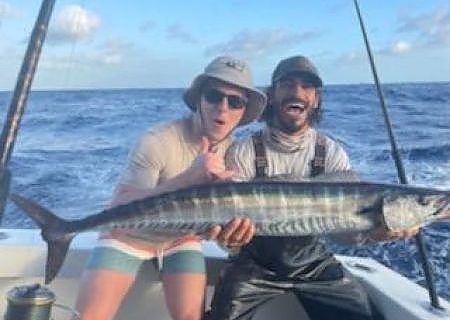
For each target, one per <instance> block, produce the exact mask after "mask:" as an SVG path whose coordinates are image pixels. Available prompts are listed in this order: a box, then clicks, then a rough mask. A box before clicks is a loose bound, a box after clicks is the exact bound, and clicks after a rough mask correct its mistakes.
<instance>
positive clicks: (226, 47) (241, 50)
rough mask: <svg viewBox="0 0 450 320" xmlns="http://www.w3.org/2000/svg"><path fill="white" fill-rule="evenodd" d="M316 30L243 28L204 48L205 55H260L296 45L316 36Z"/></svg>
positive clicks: (317, 34)
mask: <svg viewBox="0 0 450 320" xmlns="http://www.w3.org/2000/svg"><path fill="white" fill-rule="evenodd" d="M318 36H320V35H319V33H317V32H312V31H308V32H302V33H296V32H292V33H289V32H287V31H286V30H282V29H276V30H265V31H250V30H244V31H241V32H240V33H238V34H236V35H234V36H233V37H232V39H231V40H229V41H228V42H225V43H220V44H217V45H214V46H211V47H209V48H207V49H206V52H205V53H206V55H216V54H222V53H230V54H239V55H242V56H246V57H249V56H252V57H254V56H261V55H264V54H267V53H270V52H274V51H276V50H279V49H284V48H288V47H291V46H294V45H298V44H299V43H301V42H304V41H307V40H310V39H315V38H317V37H318Z"/></svg>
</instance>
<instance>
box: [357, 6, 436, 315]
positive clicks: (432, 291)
mask: <svg viewBox="0 0 450 320" xmlns="http://www.w3.org/2000/svg"><path fill="white" fill-rule="evenodd" d="M353 2H354V4H355V8H356V13H357V15H358V20H359V25H360V27H361V31H362V34H363V37H364V43H365V45H366V50H367V54H368V56H369V60H370V67H371V69H372V75H373V77H374V80H375V85H376V87H377V93H378V98H379V99H380V105H381V109H382V110H383V116H384V121H385V125H386V128H387V131H388V134H389V140H390V142H391V154H392V157H393V158H394V161H395V166H396V168H397V175H398V178H399V180H400V183H401V184H408V180H407V179H406V174H405V168H404V166H403V162H402V159H401V157H400V152H399V151H398V148H397V143H396V141H395V137H394V132H393V130H392V124H391V121H390V119H389V114H388V111H387V107H386V102H385V99H384V95H383V91H382V90H381V85H380V80H379V79H378V74H377V70H376V67H375V62H374V59H373V56H372V50H371V49H370V44H369V40H368V37H367V33H366V29H365V27H364V22H363V20H362V16H361V11H360V10H359V5H358V0H353ZM415 239H416V244H417V248H418V250H419V255H420V258H421V260H422V268H423V271H424V274H425V282H426V285H427V288H428V294H429V296H430V303H431V305H432V306H433V307H435V308H439V309H443V308H442V306H441V305H440V303H439V297H438V295H437V293H436V287H435V285H434V281H433V273H432V270H431V269H432V266H431V264H430V261H429V259H428V256H427V251H426V247H425V241H424V238H423V234H422V232H421V230H420V229H419V232H418V233H417V234H416V236H415Z"/></svg>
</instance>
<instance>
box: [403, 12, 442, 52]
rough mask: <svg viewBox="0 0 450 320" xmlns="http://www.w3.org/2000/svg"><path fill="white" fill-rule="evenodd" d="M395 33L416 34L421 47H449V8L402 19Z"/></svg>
mask: <svg viewBox="0 0 450 320" xmlns="http://www.w3.org/2000/svg"><path fill="white" fill-rule="evenodd" d="M397 31H399V32H407V33H413V34H416V35H417V37H418V40H417V41H418V42H419V43H420V44H421V45H430V44H431V45H450V7H445V8H438V9H435V10H434V11H433V12H430V13H424V14H421V15H417V16H406V17H403V21H402V22H401V23H400V26H399V27H398V29H397Z"/></svg>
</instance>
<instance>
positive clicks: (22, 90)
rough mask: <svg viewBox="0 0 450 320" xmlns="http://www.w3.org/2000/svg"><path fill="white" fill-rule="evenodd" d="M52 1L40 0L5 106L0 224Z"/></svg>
mask: <svg viewBox="0 0 450 320" xmlns="http://www.w3.org/2000/svg"><path fill="white" fill-rule="evenodd" d="M55 1H56V0H43V1H42V4H41V8H40V10H39V15H38V17H37V19H36V22H35V24H34V27H33V31H32V33H31V36H30V40H29V42H28V47H27V51H26V53H25V56H24V58H23V61H22V66H21V68H20V71H19V74H18V76H17V82H16V86H15V88H14V93H13V97H12V99H11V103H10V105H9V110H8V116H7V118H6V121H5V123H4V125H3V131H2V134H1V138H0V147H1V152H0V157H1V158H0V224H1V221H2V217H3V212H4V210H5V204H6V198H7V197H8V192H9V186H10V181H11V179H10V178H11V173H10V172H9V169H8V163H9V160H10V158H11V154H12V151H13V148H14V143H15V140H16V137H17V132H18V130H19V127H20V120H21V118H22V115H23V113H24V111H25V106H26V103H27V99H28V94H29V92H30V88H31V84H32V82H33V78H34V74H35V72H36V67H37V64H38V61H39V56H40V54H41V51H42V50H41V49H42V46H43V44H44V40H45V36H46V34H47V29H48V24H49V21H50V17H51V15H52V11H53V6H54V4H55Z"/></svg>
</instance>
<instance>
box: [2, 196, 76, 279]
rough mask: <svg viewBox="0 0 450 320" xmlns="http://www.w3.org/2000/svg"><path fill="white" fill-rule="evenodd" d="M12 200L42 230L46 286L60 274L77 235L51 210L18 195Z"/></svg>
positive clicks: (12, 197)
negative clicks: (45, 256)
mask: <svg viewBox="0 0 450 320" xmlns="http://www.w3.org/2000/svg"><path fill="white" fill-rule="evenodd" d="M10 198H11V200H12V201H13V202H14V203H15V204H16V205H17V207H19V208H20V209H21V210H23V211H24V212H25V213H26V214H27V215H28V216H29V217H30V218H31V219H32V220H33V221H34V222H35V223H36V224H37V225H38V226H39V228H40V229H41V234H42V238H43V239H44V240H45V242H47V262H46V265H45V284H48V283H50V282H51V281H52V280H53V279H54V278H55V277H56V275H57V274H58V272H59V269H61V266H62V264H63V262H64V259H65V257H66V255H67V250H68V249H69V245H70V242H71V241H72V239H73V238H74V237H75V235H76V233H74V232H70V231H69V229H68V227H67V225H68V222H67V221H66V220H64V219H61V218H59V217H58V216H56V215H55V214H54V213H53V212H51V211H50V210H48V209H46V208H44V207H42V206H41V205H39V204H37V203H36V202H34V201H32V200H30V199H27V198H24V197H22V196H20V195H18V194H14V193H13V194H11V195H10Z"/></svg>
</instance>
